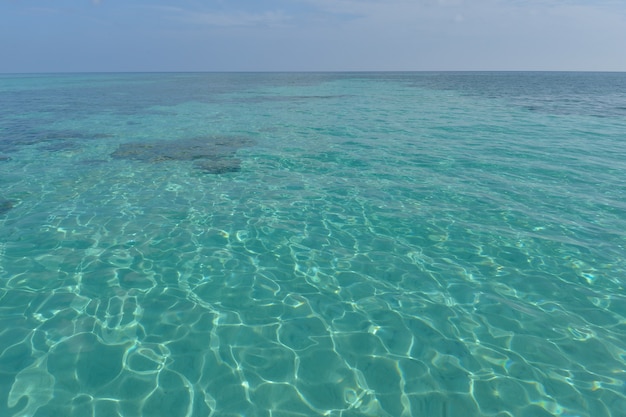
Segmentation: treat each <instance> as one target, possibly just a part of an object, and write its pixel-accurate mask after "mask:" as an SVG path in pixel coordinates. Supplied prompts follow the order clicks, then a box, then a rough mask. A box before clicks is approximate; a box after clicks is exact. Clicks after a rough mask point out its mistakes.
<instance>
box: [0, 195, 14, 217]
mask: <svg viewBox="0 0 626 417" xmlns="http://www.w3.org/2000/svg"><path fill="white" fill-rule="evenodd" d="M12 208H13V202H12V201H11V200H5V199H2V198H0V215H2V214H5V213H6V212H8V211H9V210H11V209H12Z"/></svg>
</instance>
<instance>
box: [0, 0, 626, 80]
mask: <svg viewBox="0 0 626 417" xmlns="http://www.w3.org/2000/svg"><path fill="white" fill-rule="evenodd" d="M457 70H458V71H468V70H469V71H475V70H478V71H480V70H522V71H527V70H531V71H533V70H538V71H626V0H205V1H200V0H176V1H174V0H156V1H151V0H0V73H25V72H27V73H40V72H126V71H457Z"/></svg>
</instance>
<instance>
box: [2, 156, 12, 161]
mask: <svg viewBox="0 0 626 417" xmlns="http://www.w3.org/2000/svg"><path fill="white" fill-rule="evenodd" d="M10 159H11V158H10V157H9V156H7V155H0V162H2V161H9V160H10Z"/></svg>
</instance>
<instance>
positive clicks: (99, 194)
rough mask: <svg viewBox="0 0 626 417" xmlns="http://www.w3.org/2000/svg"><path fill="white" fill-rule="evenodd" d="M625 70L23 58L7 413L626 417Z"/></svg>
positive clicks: (16, 102) (1, 349)
mask: <svg viewBox="0 0 626 417" xmlns="http://www.w3.org/2000/svg"><path fill="white" fill-rule="evenodd" d="M625 287H626V73H276V74H272V73H259V74H254V73H180V74H175V73H171V74H169V73H168V74H157V73H154V74H72V75H0V416H7V417H59V416H63V417H139V416H142V417H236V416H237V417H240V416H247V417H256V416H259V417H261V416H262V417H305V416H330V417H338V416H342V417H356V416H372V417H389V416H392V417H400V416H401V417H408V416H411V417H421V416H423V417H444V416H445V417H448V416H449V417H459V416H461V417H473V416H494V417H495V416H497V417H543V416H567V417H624V416H626V291H625Z"/></svg>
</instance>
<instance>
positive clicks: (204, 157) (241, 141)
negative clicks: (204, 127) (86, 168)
mask: <svg viewBox="0 0 626 417" xmlns="http://www.w3.org/2000/svg"><path fill="white" fill-rule="evenodd" d="M252 145H254V141H253V140H252V139H249V138H245V137H238V136H236V137H224V136H218V137H207V138H193V139H183V140H175V141H166V140H156V141H152V142H134V143H124V144H121V145H120V146H119V147H118V148H117V149H116V150H115V152H113V153H112V154H111V156H112V157H113V158H114V159H130V160H134V161H142V162H151V163H156V162H163V161H193V165H194V167H196V168H198V169H201V170H202V171H204V172H206V173H209V174H223V173H227V172H236V171H239V169H240V164H241V161H240V160H239V159H237V158H235V157H234V155H235V152H236V151H237V149H239V148H242V147H245V146H252Z"/></svg>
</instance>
